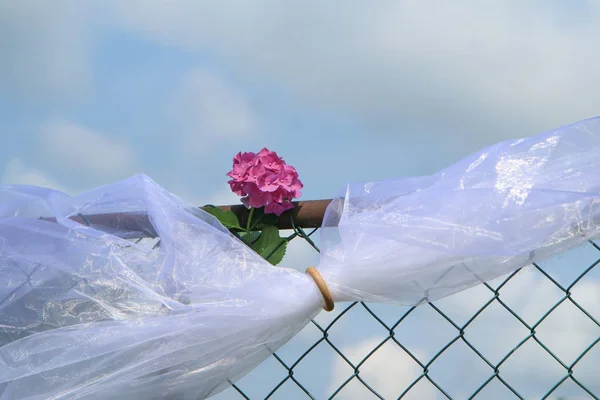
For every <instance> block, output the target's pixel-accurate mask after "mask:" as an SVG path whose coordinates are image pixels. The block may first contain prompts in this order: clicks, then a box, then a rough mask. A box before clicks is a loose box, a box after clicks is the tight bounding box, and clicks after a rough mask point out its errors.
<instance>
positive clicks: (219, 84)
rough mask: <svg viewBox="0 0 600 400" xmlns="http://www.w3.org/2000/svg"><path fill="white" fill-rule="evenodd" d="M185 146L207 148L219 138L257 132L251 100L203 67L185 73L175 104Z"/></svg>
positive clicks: (175, 114)
mask: <svg viewBox="0 0 600 400" xmlns="http://www.w3.org/2000/svg"><path fill="white" fill-rule="evenodd" d="M172 107H173V115H174V117H175V119H176V120H177V122H178V123H179V125H180V126H181V128H182V130H183V133H184V135H183V137H184V145H185V146H190V145H191V146H192V147H193V150H194V152H196V154H197V151H198V150H199V149H200V150H204V151H206V150H208V149H209V148H210V147H211V145H212V144H213V143H214V142H215V141H217V140H224V141H227V140H235V139H239V138H244V137H247V136H249V135H251V134H253V133H255V132H256V126H257V121H256V117H255V115H254V112H253V110H252V109H251V107H250V105H249V103H248V101H247V100H246V99H245V98H244V97H243V95H242V94H241V93H239V92H238V91H236V90H235V89H234V88H233V87H232V86H230V85H229V84H228V83H227V82H226V81H225V80H224V79H223V78H222V77H220V76H218V75H216V74H214V73H212V72H210V71H208V70H205V69H201V68H195V69H192V70H190V71H189V72H188V73H187V75H185V76H184V78H183V79H182V82H181V86H180V88H179V90H178V92H177V93H176V95H175V99H174V101H173V104H172Z"/></svg>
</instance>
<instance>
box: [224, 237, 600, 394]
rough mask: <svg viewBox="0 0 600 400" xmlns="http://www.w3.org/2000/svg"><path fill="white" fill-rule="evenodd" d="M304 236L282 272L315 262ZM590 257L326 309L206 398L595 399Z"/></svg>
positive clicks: (581, 254)
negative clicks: (405, 302)
mask: <svg viewBox="0 0 600 400" xmlns="http://www.w3.org/2000/svg"><path fill="white" fill-rule="evenodd" d="M316 231H317V230H316V229H315V230H312V231H310V232H307V231H305V230H303V229H301V228H298V227H294V229H293V230H292V231H290V232H289V233H290V235H289V236H288V239H289V240H290V244H289V250H288V254H287V255H286V257H285V258H284V260H283V263H282V265H286V266H288V264H289V263H291V264H294V262H293V260H292V261H290V257H292V258H293V257H294V255H295V254H296V255H297V254H301V255H302V254H303V255H304V256H303V257H301V259H300V260H297V261H298V262H297V266H298V268H299V269H300V268H305V267H306V266H308V265H307V264H306V263H307V262H311V261H316V260H317V259H318V254H317V252H318V251H319V248H318V244H317V243H315V241H316V240H318V239H317V237H318V235H315V233H316ZM298 241H303V243H298ZM298 245H300V246H298ZM311 251H312V255H311V254H310V252H311ZM598 251H600V247H599V246H598V245H597V244H596V243H593V242H590V244H589V245H586V246H583V247H582V248H580V249H577V250H575V251H573V252H571V253H569V254H565V255H562V256H561V257H557V258H556V259H553V260H550V261H549V262H548V263H545V264H544V265H533V266H528V267H526V268H524V269H522V270H519V271H516V272H514V273H513V274H511V275H510V276H508V277H503V278H502V279H498V280H496V281H494V282H490V283H485V284H483V285H480V286H479V287H476V288H473V289H469V290H467V291H465V292H462V293H459V294H456V295H454V296H450V297H448V298H446V299H442V300H440V301H438V302H435V303H428V304H424V305H420V306H418V307H399V306H386V305H371V304H365V303H353V304H337V305H336V309H335V310H334V311H333V312H331V313H325V312H322V313H320V314H319V316H317V318H315V320H313V321H312V324H309V326H307V327H306V328H305V329H304V331H302V332H301V333H300V334H299V335H298V337H296V338H294V339H292V340H291V341H290V343H288V344H287V345H285V346H283V347H282V348H281V349H280V350H279V351H278V352H277V353H275V354H274V355H273V357H272V358H271V359H270V360H268V361H266V362H265V363H263V364H262V365H261V366H259V367H258V368H257V369H256V370H254V371H252V372H251V373H250V374H248V375H247V376H245V377H244V378H243V379H241V380H240V381H239V382H237V383H235V384H233V385H232V387H231V388H230V389H228V390H226V391H224V392H223V393H221V394H219V395H217V396H215V397H214V398H215V399H219V400H224V399H257V398H264V399H304V398H306V399H322V398H329V399H371V398H373V399H390V398H394V399H395V398H398V399H409V398H410V399H420V400H426V399H438V398H439V399H474V398H476V399H512V398H515V399H533V398H535V399H537V398H540V399H561V400H562V399H598V398H599V397H600V345H598V342H599V341H600V323H599V322H598V320H599V319H600V284H598V282H600V279H596V277H598V278H600V267H597V265H598V264H599V263H600V258H598V257H599V256H600V253H598ZM288 261H289V262H288ZM286 262H288V263H286Z"/></svg>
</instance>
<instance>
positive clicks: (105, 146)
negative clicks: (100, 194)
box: [40, 120, 135, 181]
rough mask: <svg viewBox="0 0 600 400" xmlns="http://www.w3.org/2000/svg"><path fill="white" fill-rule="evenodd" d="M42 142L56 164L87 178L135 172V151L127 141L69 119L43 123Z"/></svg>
mask: <svg viewBox="0 0 600 400" xmlns="http://www.w3.org/2000/svg"><path fill="white" fill-rule="evenodd" d="M40 145H41V146H40V147H41V149H42V151H43V152H44V154H45V155H47V156H49V157H50V158H51V159H52V161H53V163H54V165H55V166H58V167H59V168H60V169H62V170H69V171H70V172H72V173H75V174H77V173H82V174H84V175H85V177H86V178H90V179H98V180H105V181H111V180H115V179H122V178H126V177H128V176H130V175H133V174H134V173H135V154H134V151H133V150H132V149H131V148H130V147H129V146H128V145H127V143H126V142H124V141H121V140H119V139H116V138H110V137H108V136H106V135H103V134H101V133H98V132H95V131H93V130H91V129H89V128H87V127H84V126H81V125H77V124H75V123H72V122H69V121H58V120H57V121H52V122H49V123H48V124H46V125H44V126H43V127H42V130H41V134H40Z"/></svg>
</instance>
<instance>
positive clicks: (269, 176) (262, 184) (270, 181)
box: [258, 171, 280, 192]
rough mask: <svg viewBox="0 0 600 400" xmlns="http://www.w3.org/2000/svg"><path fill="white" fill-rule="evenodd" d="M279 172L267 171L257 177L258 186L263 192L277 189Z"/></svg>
mask: <svg viewBox="0 0 600 400" xmlns="http://www.w3.org/2000/svg"><path fill="white" fill-rule="evenodd" d="M279 185H280V182H279V174H276V173H273V172H270V171H268V172H267V173H265V174H263V175H262V176H261V177H260V178H259V179H258V188H259V189H260V190H263V191H265V192H274V191H276V190H277V189H279Z"/></svg>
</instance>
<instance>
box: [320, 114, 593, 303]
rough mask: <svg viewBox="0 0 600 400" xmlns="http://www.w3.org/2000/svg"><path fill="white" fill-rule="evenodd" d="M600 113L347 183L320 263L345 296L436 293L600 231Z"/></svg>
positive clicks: (332, 209) (416, 299) (328, 219)
mask: <svg viewBox="0 0 600 400" xmlns="http://www.w3.org/2000/svg"><path fill="white" fill-rule="evenodd" d="M599 221H600V118H594V119H589V120H585V121H582V122H579V123H576V124H573V125H570V126H566V127H563V128H560V129H556V130H553V131H550V132H546V133H544V134H541V135H539V136H536V137H532V138H528V139H518V140H511V141H505V142H501V143H498V144H496V145H494V146H491V147H489V148H486V149H483V150H481V151H480V152H477V153H475V154H472V155H471V156H469V157H467V158H465V159H463V160H461V161H459V162H457V163H456V164H454V165H452V166H450V167H448V168H446V169H444V170H442V171H440V172H438V173H436V174H434V175H431V176H424V177H416V178H402V179H395V180H388V181H383V182H363V183H352V184H349V185H347V187H346V188H345V190H344V191H342V192H341V193H340V194H339V195H338V196H337V197H336V198H335V199H334V200H333V202H332V203H331V204H330V206H329V207H328V209H327V212H326V215H325V220H324V222H323V226H324V228H323V229H322V230H321V239H322V240H321V250H322V251H321V262H320V265H319V269H320V271H321V273H322V275H323V277H324V278H325V280H327V281H328V282H329V284H330V289H331V290H332V292H333V296H334V299H335V300H337V301H343V300H365V301H379V302H393V303H399V304H403V305H413V304H419V303H421V302H425V301H432V300H436V299H439V298H441V297H444V296H447V295H450V294H453V293H456V292H458V291H460V290H463V289H466V288H469V287H472V286H474V285H476V284H479V283H481V282H484V281H488V280H490V279H493V278H496V277H499V276H502V275H504V274H506V273H509V272H513V271H515V270H516V269H518V268H520V267H523V266H525V265H527V264H530V263H531V262H536V261H540V260H543V259H545V258H548V257H550V256H552V255H555V254H557V253H560V252H564V251H566V250H568V249H571V248H573V247H574V246H577V245H580V244H581V243H582V242H584V241H586V240H588V239H592V238H595V237H597V236H598V234H599V233H600V224H599Z"/></svg>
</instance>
